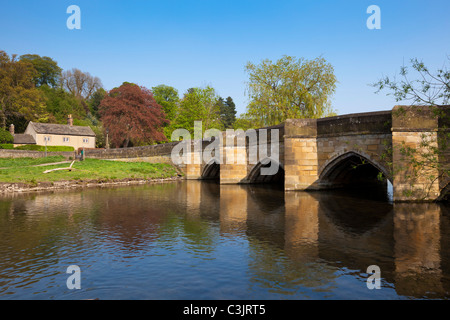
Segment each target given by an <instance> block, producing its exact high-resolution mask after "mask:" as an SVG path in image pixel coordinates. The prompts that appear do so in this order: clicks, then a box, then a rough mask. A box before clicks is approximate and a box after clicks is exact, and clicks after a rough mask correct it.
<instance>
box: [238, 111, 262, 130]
mask: <svg viewBox="0 0 450 320" xmlns="http://www.w3.org/2000/svg"><path fill="white" fill-rule="evenodd" d="M257 128H258V127H257V126H256V125H255V123H254V122H253V120H252V119H251V118H250V117H249V116H248V114H246V113H244V114H241V115H240V116H239V117H238V118H237V119H236V121H235V122H234V123H233V129H235V130H237V129H242V130H248V129H257Z"/></svg>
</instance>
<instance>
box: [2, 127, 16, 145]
mask: <svg viewBox="0 0 450 320" xmlns="http://www.w3.org/2000/svg"><path fill="white" fill-rule="evenodd" d="M13 142H14V137H13V136H12V135H11V133H10V132H9V131H6V130H4V129H1V128H0V143H13Z"/></svg>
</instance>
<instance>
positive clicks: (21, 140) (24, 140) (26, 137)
mask: <svg viewBox="0 0 450 320" xmlns="http://www.w3.org/2000/svg"><path fill="white" fill-rule="evenodd" d="M14 144H36V141H35V140H34V138H33V136H32V135H30V134H15V135H14Z"/></svg>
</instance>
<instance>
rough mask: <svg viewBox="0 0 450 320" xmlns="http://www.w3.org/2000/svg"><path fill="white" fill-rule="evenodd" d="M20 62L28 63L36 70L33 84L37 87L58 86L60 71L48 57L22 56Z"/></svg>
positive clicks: (55, 63) (56, 64)
mask: <svg viewBox="0 0 450 320" xmlns="http://www.w3.org/2000/svg"><path fill="white" fill-rule="evenodd" d="M20 61H27V62H30V63H31V64H32V65H33V67H34V69H35V70H36V75H35V77H34V83H35V85H36V86H37V87H40V86H43V85H47V86H51V87H56V86H57V85H58V84H59V80H60V77H61V71H62V69H61V68H60V67H59V66H58V63H57V62H56V61H55V60H53V59H52V58H49V57H41V56H39V55H37V54H24V55H22V56H20Z"/></svg>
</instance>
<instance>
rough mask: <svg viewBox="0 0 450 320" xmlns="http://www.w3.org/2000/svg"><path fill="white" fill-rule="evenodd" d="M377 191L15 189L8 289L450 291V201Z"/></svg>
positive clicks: (234, 295)
mask: <svg viewBox="0 0 450 320" xmlns="http://www.w3.org/2000/svg"><path fill="white" fill-rule="evenodd" d="M370 194H371V197H372V199H367V198H361V197H357V196H356V195H355V194H354V193H348V192H347V193H342V192H340V193H339V192H321V193H305V192H288V193H284V191H283V190H282V189H280V188H277V187H269V186H255V185H254V186H236V185H232V186H231V185H228V186H227V185H222V186H219V185H218V184H216V183H212V182H197V181H183V182H175V183H167V184H155V185H146V186H136V187H125V188H108V189H106V188H105V189H85V190H83V191H70V192H69V191H61V192H55V193H45V194H44V193H42V194H29V195H20V196H14V197H12V196H9V197H3V198H1V199H0V239H1V240H0V257H1V260H0V299H95V298H99V299H167V300H171V299H177V300H178V299H207V300H209V299H414V298H420V299H436V298H439V299H442V298H444V299H446V298H448V297H450V277H449V276H450V208H449V207H447V206H444V205H437V204H395V205H394V204H392V203H390V202H389V201H388V197H386V196H385V195H382V196H381V197H379V196H377V195H376V194H373V193H370ZM70 265H78V266H79V267H80V270H81V289H80V290H76V289H75V290H69V289H68V288H67V285H66V280H67V278H68V277H69V276H70V274H67V273H66V270H67V267H68V266H70ZM370 265H377V266H379V268H380V270H381V289H378V290H377V289H374V290H369V289H368V288H367V278H368V277H369V276H370V275H371V274H367V273H366V272H367V267H368V266H370Z"/></svg>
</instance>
